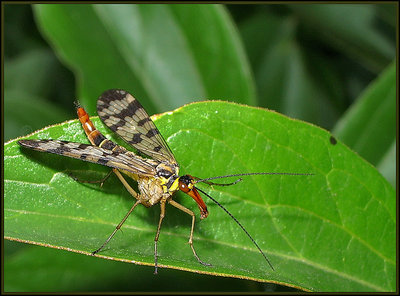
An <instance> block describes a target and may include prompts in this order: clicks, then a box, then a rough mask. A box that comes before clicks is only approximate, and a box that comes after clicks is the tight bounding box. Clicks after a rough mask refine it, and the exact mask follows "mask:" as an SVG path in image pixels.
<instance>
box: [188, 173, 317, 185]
mask: <svg viewBox="0 0 400 296" xmlns="http://www.w3.org/2000/svg"><path fill="white" fill-rule="evenodd" d="M253 175H291V176H312V175H314V174H309V173H305V174H304V173H243V174H232V175H225V176H218V177H210V178H205V179H200V180H197V181H196V182H195V183H201V182H204V183H207V181H209V180H215V179H222V178H229V177H240V176H253ZM239 180H240V179H239ZM237 182H239V181H237ZM237 182H234V184H236V183H237Z"/></svg>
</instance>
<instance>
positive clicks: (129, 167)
mask: <svg viewBox="0 0 400 296" xmlns="http://www.w3.org/2000/svg"><path fill="white" fill-rule="evenodd" d="M18 143H19V144H20V145H21V146H23V147H27V148H30V149H33V150H37V151H42V152H49V153H55V154H59V155H64V156H67V157H72V158H76V159H80V160H84V161H88V162H93V163H97V164H101V165H105V166H108V167H111V168H116V169H120V170H126V171H129V172H131V173H134V174H140V175H143V176H149V177H152V176H154V175H155V173H156V170H155V166H154V165H152V164H151V163H148V162H146V160H144V159H142V158H140V157H138V156H137V155H135V154H134V153H132V152H130V151H125V152H113V151H111V150H106V149H103V148H100V147H96V146H92V145H88V144H82V143H74V142H68V141H59V140H20V141H18Z"/></svg>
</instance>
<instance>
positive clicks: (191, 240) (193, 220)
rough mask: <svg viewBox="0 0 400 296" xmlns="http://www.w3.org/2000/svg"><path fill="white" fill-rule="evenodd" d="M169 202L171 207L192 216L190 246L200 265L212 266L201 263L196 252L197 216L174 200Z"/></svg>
mask: <svg viewBox="0 0 400 296" xmlns="http://www.w3.org/2000/svg"><path fill="white" fill-rule="evenodd" d="M168 202H169V203H170V204H171V205H173V206H174V207H175V208H177V209H179V210H181V211H183V212H185V213H187V214H189V215H190V216H192V228H191V230H190V237H189V245H190V247H191V248H192V251H193V255H194V256H195V257H196V259H197V261H199V263H201V264H203V265H205V266H212V265H211V264H210V263H206V262H204V261H201V260H200V258H199V256H197V253H196V251H195V249H194V247H193V231H194V222H195V220H196V216H195V215H194V213H193V212H192V211H191V210H189V209H188V208H186V207H184V206H183V205H181V204H179V203H177V202H176V201H174V200H172V199H170V200H169V201H168Z"/></svg>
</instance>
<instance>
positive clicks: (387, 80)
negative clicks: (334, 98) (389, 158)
mask: <svg viewBox="0 0 400 296" xmlns="http://www.w3.org/2000/svg"><path fill="white" fill-rule="evenodd" d="M396 81H397V80H396V63H395V62H393V63H392V64H391V65H390V66H389V67H388V68H387V69H386V70H385V71H384V72H383V73H382V74H381V75H380V77H378V79H376V81H374V82H373V83H371V84H370V86H369V87H368V88H367V89H366V90H365V91H364V92H363V94H361V96H360V97H359V98H358V99H357V102H356V103H355V104H353V105H352V107H351V108H350V109H349V110H348V111H347V112H346V114H345V115H344V116H343V117H342V118H341V119H340V121H338V123H337V124H336V126H335V128H334V129H333V134H334V135H336V136H337V138H339V139H340V140H342V141H343V142H344V143H346V144H347V145H348V146H350V147H351V148H352V149H353V150H354V151H357V152H358V153H359V154H360V155H361V156H363V157H364V158H365V159H366V160H368V161H369V162H371V163H372V164H373V165H377V164H378V163H379V162H380V161H381V160H382V159H383V158H384V157H385V155H386V153H387V152H388V151H389V150H390V149H391V146H392V143H393V142H394V141H395V140H396ZM393 161H394V162H395V161H396V159H395V158H394V159H393ZM393 173H395V171H393Z"/></svg>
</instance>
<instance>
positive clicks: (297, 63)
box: [241, 14, 339, 128]
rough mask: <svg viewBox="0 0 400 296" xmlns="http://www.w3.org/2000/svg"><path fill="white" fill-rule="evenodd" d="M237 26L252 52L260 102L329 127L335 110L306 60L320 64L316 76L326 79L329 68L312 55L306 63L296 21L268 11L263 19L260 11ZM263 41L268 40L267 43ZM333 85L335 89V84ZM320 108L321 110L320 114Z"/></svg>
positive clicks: (329, 73) (264, 105)
mask: <svg viewBox="0 0 400 296" xmlns="http://www.w3.org/2000/svg"><path fill="white" fill-rule="evenodd" d="M241 28H242V34H243V35H244V36H248V37H247V38H246V37H245V42H244V43H245V44H246V46H247V48H248V49H249V51H250V52H252V53H253V54H251V55H250V56H253V60H252V64H253V68H254V70H255V76H256V82H257V86H258V90H259V97H260V105H262V106H263V107H268V108H270V109H273V110H276V111H279V112H281V113H284V114H287V115H289V116H291V117H294V118H297V119H302V120H305V121H309V122H314V123H317V124H318V125H320V126H324V127H326V128H330V127H331V126H332V125H333V122H334V119H335V118H336V117H337V111H336V110H335V108H334V106H333V104H332V102H330V100H329V97H328V95H327V92H326V91H324V89H323V88H322V87H321V85H322V84H323V83H321V82H319V81H316V80H315V78H314V77H313V75H312V72H310V68H311V67H310V66H309V65H307V63H308V64H313V65H314V64H318V63H319V64H324V66H321V68H323V71H320V70H319V71H318V76H324V77H326V78H327V77H329V78H330V77H332V74H331V72H332V71H330V69H329V67H328V66H327V65H326V64H327V63H326V62H324V61H321V59H319V60H318V61H317V62H316V61H315V54H314V55H313V58H314V60H313V61H312V63H311V62H307V56H306V55H305V50H304V49H303V48H302V46H301V44H300V43H298V41H297V37H296V35H295V32H296V28H297V23H296V21H295V20H294V19H293V18H291V17H286V18H282V17H281V18H277V17H276V16H274V15H273V14H271V16H270V17H267V18H266V17H265V15H264V14H260V15H259V16H258V17H255V18H252V19H250V20H249V21H248V22H247V23H245V24H244V25H242V27H241ZM253 38H254V39H255V40H257V42H258V43H259V44H258V46H255V44H257V42H253V41H252V40H253ZM265 42H268V46H266V45H265V44H264V43H265ZM261 50H262V52H261ZM321 72H323V73H324V75H321ZM330 80H332V79H330ZM335 88H336V89H337V88H339V87H338V86H337V83H336V84H335ZM331 96H332V95H331ZM321 110H324V112H323V113H321ZM322 114H323V115H322Z"/></svg>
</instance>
